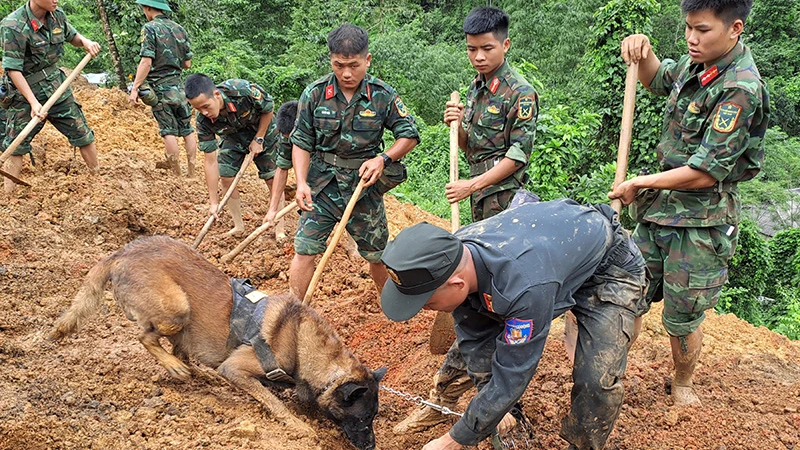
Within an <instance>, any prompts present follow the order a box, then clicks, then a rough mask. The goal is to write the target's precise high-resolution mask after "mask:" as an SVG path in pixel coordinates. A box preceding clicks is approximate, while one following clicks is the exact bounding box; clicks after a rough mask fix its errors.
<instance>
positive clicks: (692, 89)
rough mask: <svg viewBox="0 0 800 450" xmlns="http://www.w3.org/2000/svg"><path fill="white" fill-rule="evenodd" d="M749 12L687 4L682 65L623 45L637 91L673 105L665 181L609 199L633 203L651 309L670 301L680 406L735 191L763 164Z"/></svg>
mask: <svg viewBox="0 0 800 450" xmlns="http://www.w3.org/2000/svg"><path fill="white" fill-rule="evenodd" d="M751 5H752V0H725V1H711V0H683V2H682V3H681V7H682V9H683V11H684V13H686V41H687V43H688V46H689V54H688V55H685V56H683V57H681V58H680V60H679V61H678V62H675V61H672V60H669V59H665V60H664V61H661V62H660V61H659V60H658V58H657V57H656V56H655V54H654V53H653V51H652V49H651V46H650V42H649V39H648V38H647V37H646V36H644V35H633V36H629V37H627V38H625V40H623V41H622V56H623V58H624V59H625V61H626V62H627V63H629V64H630V63H631V62H638V63H639V81H641V82H642V84H643V85H644V86H646V87H647V88H648V89H649V90H650V91H651V92H653V93H655V94H658V95H664V96H669V99H668V100H667V108H666V114H665V121H664V131H663V134H662V136H661V142H660V144H659V145H658V148H657V151H658V161H659V166H660V169H661V172H660V173H657V174H653V175H645V176H638V177H635V178H633V179H631V180H628V181H626V182H624V183H622V184H620V185H619V186H618V187H617V188H616V189H614V191H613V192H611V193H610V194H609V197H611V198H619V199H621V200H622V202H623V203H624V204H631V203H633V204H632V205H631V209H630V211H631V215H632V216H633V217H634V218H635V219H636V220H637V221H638V222H639V224H638V225H637V226H636V230H635V231H634V239H635V241H636V242H637V244H639V247H640V248H641V250H642V253H643V255H644V257H645V259H646V260H647V264H648V267H649V268H650V271H651V272H652V273H653V277H654V279H653V284H652V289H651V290H650V292H649V293H648V299H649V300H650V301H659V300H660V299H661V298H662V297H663V299H664V313H663V316H662V322H663V324H664V327H665V328H666V330H667V332H668V333H669V335H670V344H671V346H672V356H673V360H674V363H675V376H674V378H673V381H672V398H673V400H674V401H675V404H677V405H687V404H693V403H699V401H700V400H699V398H698V397H697V395H696V393H695V392H694V390H693V388H692V373H693V372H694V368H695V365H696V363H697V360H698V357H699V356H700V351H701V348H702V342H703V332H702V329H701V328H700V324H701V323H702V321H703V319H704V318H705V313H704V311H705V310H707V309H711V308H713V307H714V305H716V303H717V300H718V299H719V295H720V291H721V290H722V285H723V284H724V283H725V281H726V280H727V278H728V260H729V259H730V258H731V256H732V255H733V253H734V250H735V248H736V238H737V235H738V228H737V226H738V223H739V215H740V208H741V200H740V198H739V191H738V188H737V185H738V183H739V182H740V181H746V180H749V179H751V178H753V177H754V176H755V175H756V174H757V173H758V171H759V170H760V168H761V162H762V160H763V158H764V142H763V138H764V135H765V133H766V130H767V122H768V118H769V98H768V93H767V89H766V87H765V85H764V82H763V81H762V80H761V77H760V76H759V74H758V70H757V69H756V65H755V63H754V62H753V56H752V55H751V54H750V50H749V49H748V48H747V47H745V46H744V45H743V44H742V42H741V40H740V36H741V33H742V29H743V27H744V22H745V19H746V18H747V15H748V13H749V12H750V7H751ZM714 8H716V9H714Z"/></svg>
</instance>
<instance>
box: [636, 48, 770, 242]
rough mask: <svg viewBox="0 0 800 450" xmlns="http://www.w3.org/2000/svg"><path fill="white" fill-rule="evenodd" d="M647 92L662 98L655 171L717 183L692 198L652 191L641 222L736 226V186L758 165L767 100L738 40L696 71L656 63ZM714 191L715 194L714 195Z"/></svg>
mask: <svg viewBox="0 0 800 450" xmlns="http://www.w3.org/2000/svg"><path fill="white" fill-rule="evenodd" d="M650 89H651V90H652V91H653V92H654V93H656V94H658V95H665V96H666V95H669V99H668V100H667V108H666V114H665V118H664V131H663V133H662V135H661V142H660V144H659V145H658V148H657V151H658V161H659V166H660V169H661V170H662V171H666V170H670V169H675V168H678V167H682V166H689V167H691V168H693V169H697V170H702V171H703V172H707V173H708V174H710V175H711V176H712V177H714V178H715V179H717V181H719V182H720V183H718V184H717V185H715V186H714V187H713V188H707V189H699V190H694V191H670V190H663V191H659V192H658V195H657V196H656V198H655V200H654V202H653V203H652V205H651V206H650V207H649V209H648V210H647V212H646V213H645V216H644V220H646V221H649V222H655V223H658V224H661V225H666V226H679V227H707V226H717V225H723V224H729V225H734V224H737V223H738V222H739V213H740V209H741V203H740V200H739V195H738V190H737V188H736V183H738V182H739V181H746V180H749V179H751V178H753V177H754V176H755V175H756V174H757V173H758V171H759V170H760V169H761V162H762V161H763V159H764V135H765V133H766V131H767V122H768V119H769V94H768V92H767V88H766V86H765V85H764V82H763V81H762V80H761V76H760V75H759V73H758V69H757V68H756V65H755V63H754V62H753V56H752V55H751V54H750V50H749V49H748V48H747V47H745V46H744V45H743V44H742V43H741V41H740V42H739V43H737V44H736V46H735V47H734V48H733V50H731V51H730V52H728V53H727V54H726V55H724V56H723V57H722V58H721V59H720V60H719V61H717V63H716V64H714V65H712V66H710V67H709V68H708V69H705V70H704V69H703V65H702V64H693V63H692V62H691V59H690V58H689V56H688V55H685V56H683V57H681V59H680V60H679V61H678V62H677V63H676V62H675V61H673V60H670V59H665V60H664V61H663V62H662V63H661V67H660V68H659V69H658V72H657V73H656V76H655V78H653V81H652V82H651V83H650ZM720 191H721V192H720Z"/></svg>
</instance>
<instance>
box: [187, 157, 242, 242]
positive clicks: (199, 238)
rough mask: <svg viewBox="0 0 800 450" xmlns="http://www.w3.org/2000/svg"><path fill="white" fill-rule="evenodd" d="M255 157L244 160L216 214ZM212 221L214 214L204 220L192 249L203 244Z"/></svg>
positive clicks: (223, 205)
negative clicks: (204, 222)
mask: <svg viewBox="0 0 800 450" xmlns="http://www.w3.org/2000/svg"><path fill="white" fill-rule="evenodd" d="M255 157H256V155H255V153H253V152H250V153H248V154H247V156H246V157H245V158H244V162H242V168H241V169H239V172H237V173H236V177H235V178H234V179H233V182H232V183H231V186H230V187H229V188H228V192H226V193H225V196H224V197H222V201H221V202H219V206H217V214H219V213H221V212H222V210H223V209H224V208H225V204H226V203H228V200H229V199H230V198H231V195H233V192H234V189H236V185H237V184H239V180H241V179H242V175H244V171H245V170H247V167H248V166H249V165H250V163H251V162H253V158H255ZM214 220H216V218H215V217H214V214H211V216H209V218H208V220H206V224H205V225H203V229H202V230H200V234H198V235H197V239H195V240H194V244H192V248H193V249H197V246H199V245H200V243H201V242H203V238H204V237H206V234H207V233H208V230H210V229H211V225H212V224H213V223H214Z"/></svg>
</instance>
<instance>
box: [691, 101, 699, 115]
mask: <svg viewBox="0 0 800 450" xmlns="http://www.w3.org/2000/svg"><path fill="white" fill-rule="evenodd" d="M689 112H690V113H692V114H697V113H699V112H700V107H699V106H697V102H692V103H689Z"/></svg>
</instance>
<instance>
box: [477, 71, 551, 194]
mask: <svg viewBox="0 0 800 450" xmlns="http://www.w3.org/2000/svg"><path fill="white" fill-rule="evenodd" d="M538 103H539V98H538V94H537V93H536V90H534V89H533V87H532V86H531V85H530V84H529V83H528V82H527V81H526V80H525V78H523V77H522V76H521V75H519V74H518V73H516V72H515V71H514V69H512V68H511V67H510V66H509V64H508V61H503V64H502V65H501V66H500V67H499V68H498V69H497V71H496V72H495V74H494V76H492V79H491V80H486V79H485V77H484V76H483V75H481V74H478V76H476V77H475V80H473V81H472V84H471V85H470V87H469V91H468V92H467V104H466V108H465V109H464V120H463V122H462V124H461V125H462V126H463V127H464V130H466V132H467V148H466V151H465V154H466V157H467V162H468V163H469V165H470V176H471V177H474V176H478V175H480V174H483V173H486V172H487V171H489V169H491V168H492V167H494V164H495V163H496V162H497V161H499V160H501V159H503V158H504V157H506V158H510V159H513V160H514V161H516V162H518V163H519V169H518V170H517V171H516V172H515V173H514V174H513V175H511V176H509V177H508V178H506V179H505V180H502V181H501V182H499V183H497V184H496V185H494V186H490V187H489V188H487V189H484V190H483V191H482V192H480V195H479V198H478V199H480V198H482V197H485V196H487V195H490V194H493V193H495V192H498V191H501V190H506V189H513V188H517V187H519V186H521V185H522V184H524V182H525V173H526V170H527V168H528V161H529V159H530V157H531V152H532V150H533V139H534V137H535V135H536V118H537V116H538V114H539V109H538V106H539V104H538ZM476 200H477V199H476Z"/></svg>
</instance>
